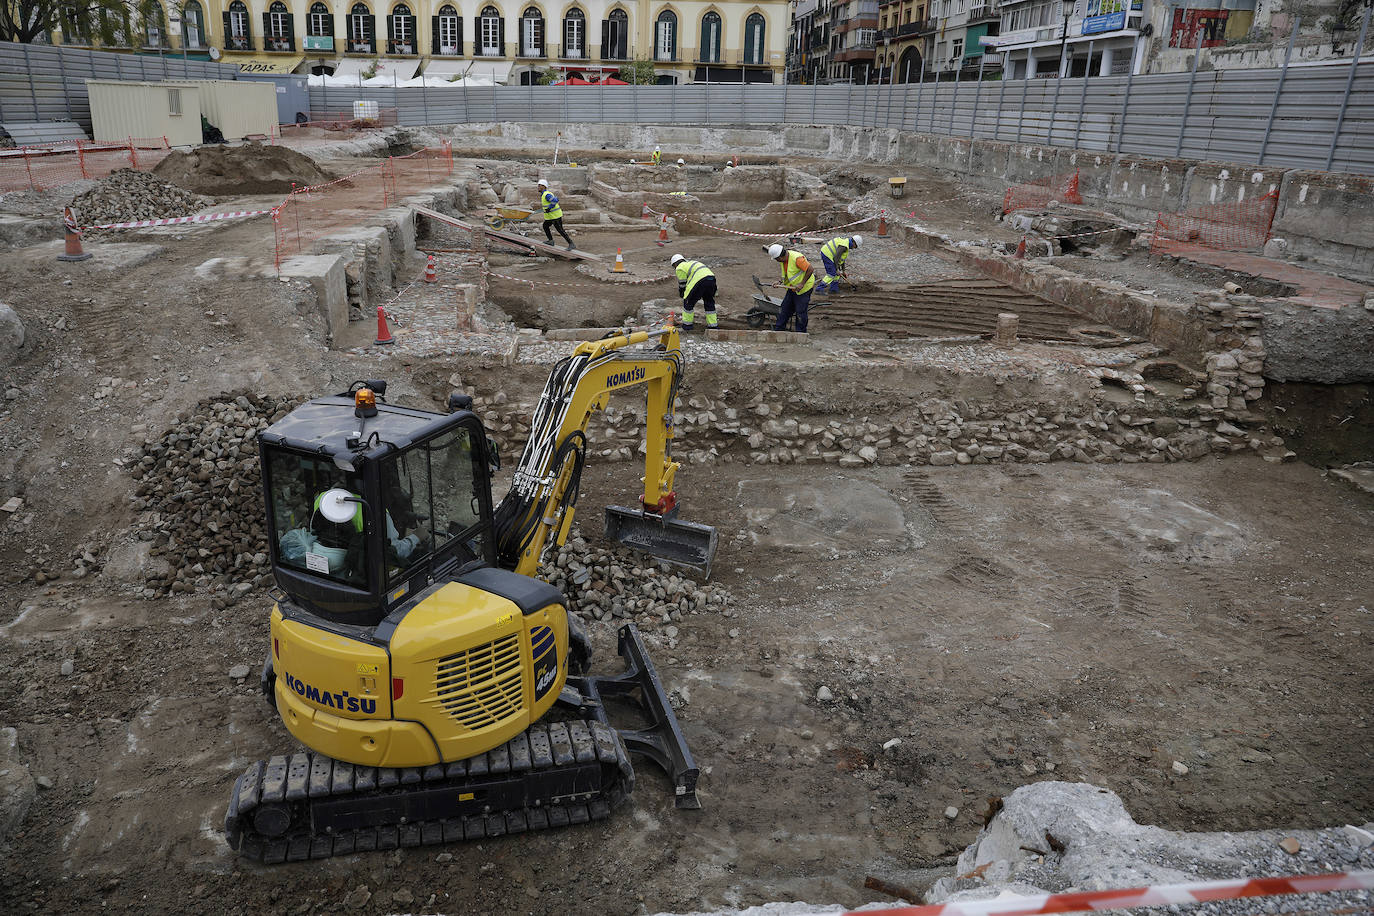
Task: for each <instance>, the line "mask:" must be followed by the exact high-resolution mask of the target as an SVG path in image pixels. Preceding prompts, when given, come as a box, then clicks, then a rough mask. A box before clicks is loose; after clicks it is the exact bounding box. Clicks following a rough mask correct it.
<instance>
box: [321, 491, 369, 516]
mask: <svg viewBox="0 0 1374 916" xmlns="http://www.w3.org/2000/svg"><path fill="white" fill-rule="evenodd" d="M359 502H361V500H360V499H358V497H356V496H354V495H353V494H352V493H350V492H348V491H347V490H345V489H342V488H341V487H335V488H334V489H332V490H326V491H325V492H324V495H323V496H321V497H320V514H321V515H323V516H324V517H325V518H327V519H329V520H330V521H331V522H333V523H334V524H336V525H342V524H343V523H344V522H347V521H350V520H351V519H352V518H353V516H354V515H355V514H356V513H357V511H358V503H359Z"/></svg>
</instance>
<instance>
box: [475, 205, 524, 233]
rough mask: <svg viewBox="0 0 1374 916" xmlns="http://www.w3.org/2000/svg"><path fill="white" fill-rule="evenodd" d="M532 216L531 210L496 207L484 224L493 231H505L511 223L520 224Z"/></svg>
mask: <svg viewBox="0 0 1374 916" xmlns="http://www.w3.org/2000/svg"><path fill="white" fill-rule="evenodd" d="M533 215H534V211H533V210H525V209H522V208H520V207H497V208H496V209H495V211H494V212H493V213H492V215H490V216H488V217H487V218H486V224H487V225H488V226H490V227H491V228H493V229H505V228H506V227H507V226H510V225H511V224H512V223H522V222H524V221H525V220H527V219H529V218H530V217H531V216H533Z"/></svg>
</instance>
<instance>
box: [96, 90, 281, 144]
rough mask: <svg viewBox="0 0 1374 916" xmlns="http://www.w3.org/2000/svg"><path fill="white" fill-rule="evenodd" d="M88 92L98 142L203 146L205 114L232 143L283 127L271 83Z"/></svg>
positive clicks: (266, 133)
mask: <svg viewBox="0 0 1374 916" xmlns="http://www.w3.org/2000/svg"><path fill="white" fill-rule="evenodd" d="M86 90H87V92H88V94H89V96H90V102H91V139H93V140H97V141H102V140H103V141H118V140H125V139H127V138H129V137H134V138H153V137H166V138H167V142H168V143H169V144H171V145H172V146H197V145H199V144H200V142H201V131H200V119H201V116H202V115H204V116H205V118H206V120H208V121H209V122H210V123H211V124H213V125H215V126H216V127H218V128H219V129H220V132H221V133H223V134H224V138H225V139H226V140H241V139H243V138H244V137H249V136H254V135H259V136H264V137H265V136H270V135H271V133H272V131H273V130H274V129H275V127H276V124H277V98H276V92H275V90H274V89H273V87H272V86H271V85H269V84H267V83H249V82H239V81H237V80H163V81H159V82H137V83H135V82H123V81H115V80H86Z"/></svg>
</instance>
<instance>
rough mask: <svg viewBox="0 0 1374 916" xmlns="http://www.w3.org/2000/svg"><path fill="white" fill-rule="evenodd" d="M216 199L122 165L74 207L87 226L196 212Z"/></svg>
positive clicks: (84, 195)
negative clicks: (121, 167) (202, 195)
mask: <svg viewBox="0 0 1374 916" xmlns="http://www.w3.org/2000/svg"><path fill="white" fill-rule="evenodd" d="M211 203H213V201H212V200H211V199H210V198H208V197H201V196H200V195H199V194H192V193H191V192H190V191H186V190H183V189H181V188H178V187H177V186H176V185H173V184H168V183H167V182H165V181H162V180H161V179H158V178H154V177H153V176H152V175H149V174H148V173H147V172H138V171H135V170H133V169H119V170H118V171H114V172H111V173H110V174H109V175H108V176H107V177H105V178H102V179H101V180H100V181H99V182H97V183H96V185H95V187H93V188H91V189H90V190H89V191H87V192H85V193H84V194H79V195H77V196H76V197H75V198H74V199H73V200H72V211H73V213H74V214H75V216H76V219H77V222H79V223H81V224H82V225H83V226H90V225H95V224H99V223H128V222H135V221H137V220H145V219H166V218H167V217H170V216H186V215H188V214H191V213H195V212H196V211H197V210H200V209H202V208H204V207H206V206H208V205H209V204H211Z"/></svg>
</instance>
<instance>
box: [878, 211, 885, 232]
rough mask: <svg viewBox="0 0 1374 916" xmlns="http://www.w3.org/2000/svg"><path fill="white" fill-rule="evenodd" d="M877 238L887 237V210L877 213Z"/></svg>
mask: <svg viewBox="0 0 1374 916" xmlns="http://www.w3.org/2000/svg"><path fill="white" fill-rule="evenodd" d="M878 238H880V239H885V238H887V211H886V210H884V211H883V212H882V213H879V214H878Z"/></svg>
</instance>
